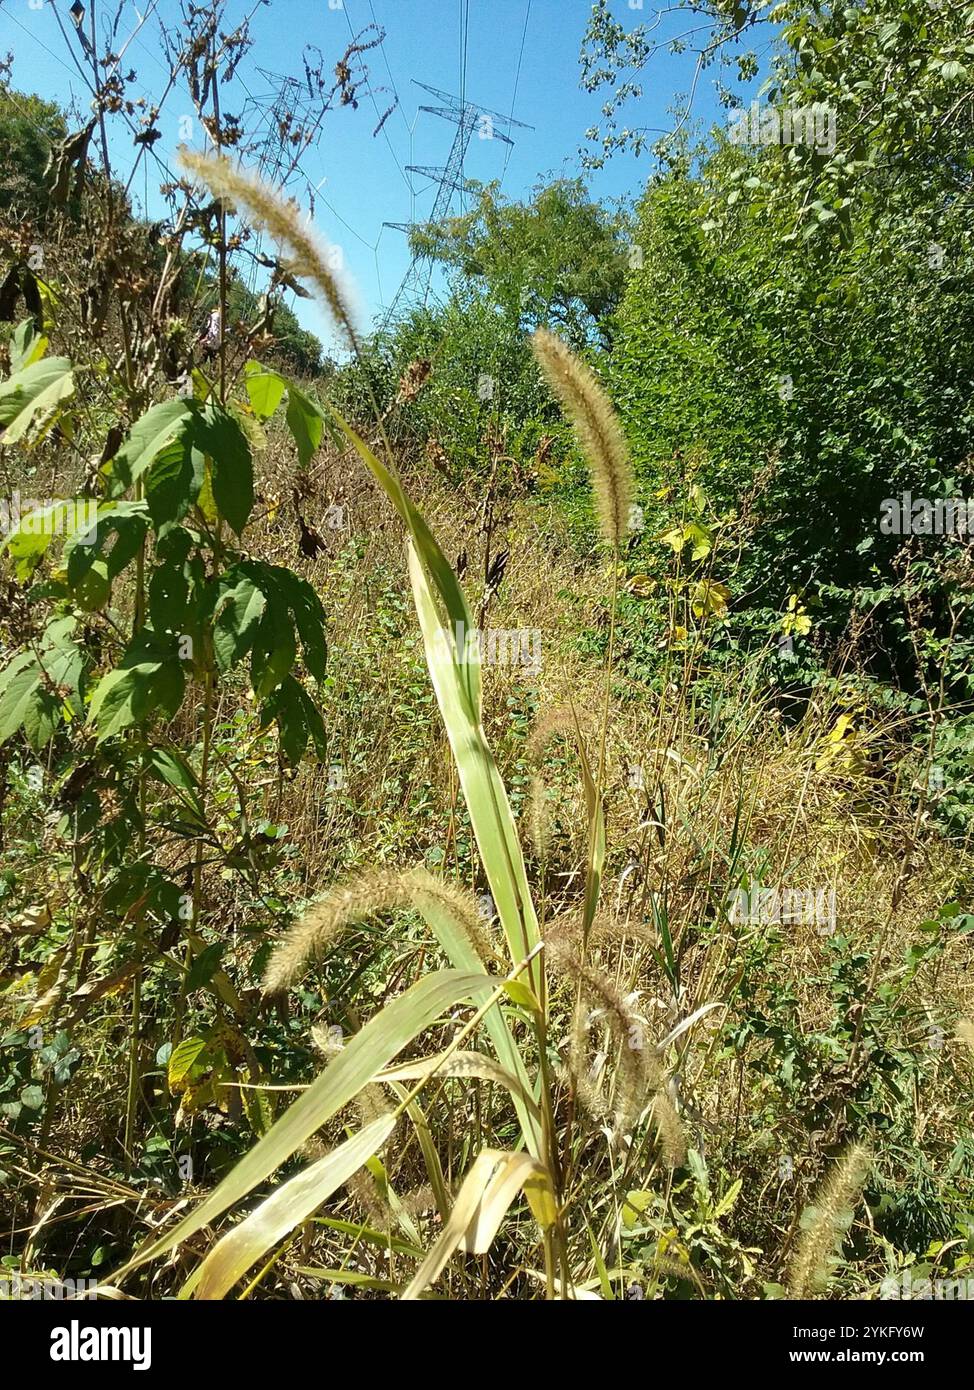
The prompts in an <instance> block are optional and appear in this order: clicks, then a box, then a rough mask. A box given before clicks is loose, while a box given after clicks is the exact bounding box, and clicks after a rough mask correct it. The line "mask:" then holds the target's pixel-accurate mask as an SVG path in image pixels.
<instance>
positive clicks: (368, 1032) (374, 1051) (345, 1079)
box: [115, 970, 497, 1280]
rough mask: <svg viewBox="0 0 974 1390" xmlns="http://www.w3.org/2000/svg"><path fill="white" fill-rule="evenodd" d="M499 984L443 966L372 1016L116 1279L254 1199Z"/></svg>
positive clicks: (418, 981) (484, 976) (486, 977)
mask: <svg viewBox="0 0 974 1390" xmlns="http://www.w3.org/2000/svg"><path fill="white" fill-rule="evenodd" d="M496 985H497V982H496V980H492V979H490V978H489V976H487V975H484V974H482V973H481V974H473V973H469V972H464V971H459V970H440V971H437V972H436V974H434V975H427V976H425V977H424V978H423V979H421V980H417V981H416V983H415V984H414V985H412V986H410V988H409V989H407V990H406V992H405V994H401V995H400V996H399V998H398V999H393V1000H392V1002H391V1003H389V1004H387V1005H386V1007H385V1008H384V1009H383V1010H382V1012H381V1013H379V1014H377V1015H376V1016H375V1018H373V1019H370V1021H369V1022H368V1023H367V1024H366V1025H365V1027H364V1028H363V1029H362V1031H361V1032H360V1033H357V1034H356V1035H355V1037H354V1038H353V1039H352V1041H351V1042H350V1043H349V1044H348V1046H347V1047H346V1048H344V1049H343V1051H341V1052H340V1053H339V1054H338V1056H337V1057H336V1058H335V1060H334V1061H333V1062H331V1063H330V1065H329V1066H328V1067H327V1068H326V1070H325V1071H324V1072H322V1074H321V1076H319V1077H318V1078H317V1080H316V1081H313V1082H312V1084H311V1085H310V1086H309V1087H308V1089H307V1090H306V1091H304V1092H303V1094H302V1095H301V1096H300V1098H299V1099H298V1100H296V1101H295V1102H294V1104H293V1105H292V1106H291V1107H290V1108H289V1109H288V1110H286V1111H285V1113H284V1114H283V1115H282V1116H281V1118H280V1119H279V1120H278V1121H277V1123H276V1124H275V1125H273V1126H272V1127H271V1129H269V1130H268V1132H267V1133H266V1134H265V1135H264V1137H263V1139H261V1140H260V1141H259V1142H258V1143H257V1144H255V1145H254V1147H253V1148H252V1149H251V1150H250V1152H249V1153H248V1154H246V1155H245V1156H244V1157H243V1158H242V1159H241V1160H240V1162H239V1163H238V1164H237V1165H236V1167H234V1168H233V1170H232V1171H231V1172H230V1173H228V1174H227V1176H226V1177H225V1178H224V1179H223V1181H222V1182H221V1183H220V1184H219V1185H218V1186H217V1187H216V1188H214V1190H213V1191H212V1192H211V1193H210V1195H209V1196H208V1197H206V1198H205V1199H204V1200H203V1201H202V1202H201V1203H200V1204H199V1206H197V1207H196V1208H195V1209H194V1210H193V1211H191V1212H190V1213H189V1215H188V1216H186V1217H185V1218H184V1219H183V1220H182V1221H181V1222H180V1223H179V1225H178V1226H176V1227H175V1228H174V1229H173V1230H172V1231H169V1232H168V1233H167V1234H166V1235H164V1236H162V1237H161V1238H160V1239H159V1240H157V1241H155V1242H153V1244H152V1245H150V1246H149V1247H148V1248H147V1249H145V1250H143V1251H140V1252H139V1253H138V1254H137V1255H136V1256H135V1257H134V1258H133V1259H132V1260H130V1261H129V1262H128V1264H126V1265H125V1266H124V1267H123V1268H122V1269H121V1270H119V1272H118V1274H117V1275H116V1276H115V1279H116V1280H118V1279H119V1278H121V1277H122V1275H124V1274H127V1273H129V1272H130V1271H131V1270H133V1269H135V1268H136V1267H137V1266H138V1265H141V1264H144V1263H145V1262H146V1261H147V1260H152V1259H156V1258H157V1257H158V1256H160V1255H164V1254H166V1252H167V1251H169V1250H172V1249H173V1248H174V1247H175V1246H177V1245H179V1244H180V1242H182V1241H184V1240H186V1239H187V1238H188V1237H189V1236H191V1235H194V1234H195V1232H196V1231H199V1230H201V1229H202V1228H203V1227H204V1226H208V1225H209V1224H210V1223H211V1222H212V1221H214V1220H215V1219H216V1217H218V1216H220V1215H221V1214H222V1213H223V1212H225V1211H226V1210H227V1208H228V1207H230V1206H232V1205H233V1204H234V1202H239V1201H240V1199H241V1198H242V1197H246V1195H247V1193H248V1192H251V1191H252V1190H253V1189H254V1188H255V1187H256V1186H257V1184H258V1183H259V1182H262V1181H263V1180H264V1178H266V1177H268V1176H269V1175H270V1174H271V1173H273V1172H274V1171H275V1169H277V1168H279V1167H280V1166H281V1164H282V1163H284V1162H285V1161H286V1160H287V1159H288V1158H290V1157H291V1155H292V1154H293V1153H294V1152H295V1151H296V1150H297V1149H299V1148H300V1147H301V1145H302V1144H303V1143H304V1142H305V1140H307V1139H309V1138H310V1137H311V1135H312V1134H314V1132H315V1131H316V1130H317V1129H320V1128H321V1126H322V1125H323V1124H325V1123H326V1122H327V1121H328V1120H330V1119H331V1117H332V1116H333V1115H335V1114H337V1112H338V1111H339V1110H341V1109H342V1107H343V1106H345V1105H347V1104H348V1102H349V1101H350V1100H351V1099H352V1098H353V1097H354V1096H356V1095H357V1094H358V1092H359V1091H360V1090H361V1089H362V1087H363V1086H365V1085H367V1084H368V1082H370V1081H371V1080H372V1079H373V1077H374V1076H375V1073H376V1072H378V1071H381V1070H382V1068H383V1067H385V1066H387V1065H388V1063H389V1062H390V1060H391V1059H392V1058H393V1057H395V1056H396V1054H397V1053H399V1052H400V1051H401V1050H402V1049H403V1048H404V1047H405V1046H406V1044H407V1043H409V1042H411V1041H412V1040H413V1038H415V1037H417V1036H418V1035H419V1034H420V1033H422V1032H423V1031H424V1029H426V1028H428V1027H429V1025H430V1024H431V1023H433V1022H434V1021H435V1020H436V1019H437V1018H439V1016H440V1015H441V1014H442V1013H443V1012H444V1011H445V1010H447V1009H449V1008H452V1007H453V1006H454V1005H455V1004H458V1003H460V1002H469V1001H471V1000H475V999H482V998H484V997H485V996H489V995H490V994H491V993H492V992H493V991H494V990H495V988H496Z"/></svg>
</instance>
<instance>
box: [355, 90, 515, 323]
mask: <svg viewBox="0 0 974 1390" xmlns="http://www.w3.org/2000/svg"><path fill="white" fill-rule="evenodd" d="M415 85H416V86H417V87H422V89H423V91H424V92H430V93H431V94H432V95H433V96H435V97H438V98H439V99H440V101H442V102H445V103H446V104H445V105H443V106H421V107H420V108H419V109H420V111H428V112H429V113H430V115H432V116H442V117H443V119H444V120H447V121H452V122H453V123H454V124H455V125H456V127H457V133H456V135H455V136H454V137H453V146H452V148H451V150H450V154H449V157H448V159H447V161H446V164H445V165H443V167H442V168H439V167H437V168H429V167H427V166H425V165H422V164H407V165H406V168H407V170H408V171H409V172H410V173H413V174H422V175H423V176H424V177H426V178H430V179H433V180H434V181H435V182H436V183H437V185H438V187H437V190H436V197H435V199H434V200H433V210H432V212H431V213H430V216H429V220H428V221H427V222H424V223H414V222H386V223H385V225H386V226H387V227H394V228H395V229H396V230H397V231H400V232H412V231H413V230H414V229H415V228H416V227H419V226H422V227H425V228H426V229H427V230H428V229H430V228H432V227H436V226H439V225H440V224H441V223H442V222H443V220H444V219H445V218H446V217H448V216H449V212H450V206H451V204H452V202H453V195H454V194H455V193H462V192H463V190H464V187H465V179H464V176H463V167H464V161H465V160H466V157H467V149H468V148H469V145H470V141H471V140H472V139H473V136H474V132H475V131H476V133H477V135H478V136H479V137H480V139H481V140H503V141H504V143H505V145H513V144H514V141H513V140H512V139H511V138H510V137H509V136H508V135H505V134H504V133H503V131H502V130H500V129H498V127H499V126H503V127H505V128H507V129H510V127H511V126H519V127H520V128H521V129H522V130H533V129H534V127H533V126H529V125H525V123H524V122H523V121H515V120H512V119H511V117H510V116H502V115H501V114H500V112H498V111H489V110H488V109H487V108H486V107H485V106H476V105H475V104H474V103H473V102H471V101H460V100H459V99H458V98H457V97H454V96H451V94H450V93H449V92H441V91H440V90H439V88H437V87H430V86H428V85H427V84H426V83H425V82H416V83H415ZM432 275H433V257H432V256H430V255H425V254H419V255H414V256H413V258H412V260H411V261H410V263H409V269H408V270H407V271H406V274H405V276H404V277H403V281H402V284H401V285H400V286H399V289H398V290H397V291H396V295H395V298H394V299H393V301H392V303H391V304H390V305H389V308H388V309H387V310H386V313H385V317H384V318H383V320H382V327H383V328H386V327H387V326H388V325H389V324H390V323H391V322H392V321H393V320H394V319H395V317H396V315H397V313H398V311H399V309H400V308H401V307H402V306H403V305H404V304H408V303H417V304H422V305H425V304H426V301H427V299H428V297H429V290H430V280H431V278H432Z"/></svg>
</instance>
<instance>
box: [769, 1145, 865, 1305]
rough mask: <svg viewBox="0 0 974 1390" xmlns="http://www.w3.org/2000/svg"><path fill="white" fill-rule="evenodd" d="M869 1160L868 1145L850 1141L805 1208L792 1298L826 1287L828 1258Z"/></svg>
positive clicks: (845, 1223) (844, 1225) (791, 1279)
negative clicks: (849, 1144)
mask: <svg viewBox="0 0 974 1390" xmlns="http://www.w3.org/2000/svg"><path fill="white" fill-rule="evenodd" d="M871 1163H872V1154H871V1152H870V1150H869V1148H868V1146H867V1145H865V1144H853V1146H852V1147H851V1148H850V1149H848V1150H847V1151H846V1153H845V1154H844V1155H843V1156H842V1158H840V1159H839V1161H838V1163H837V1164H836V1165H835V1167H834V1168H833V1170H832V1173H831V1175H830V1177H829V1178H828V1180H827V1181H826V1183H825V1185H824V1187H823V1188H822V1190H821V1193H820V1194H819V1196H818V1198H817V1199H816V1201H815V1204H814V1206H812V1207H810V1208H808V1209H806V1213H805V1219H806V1222H807V1224H806V1226H805V1230H804V1232H803V1234H802V1238H801V1240H800V1242H799V1245H798V1250H797V1252H796V1254H795V1258H794V1260H793V1261H792V1266H791V1270H790V1272H789V1278H788V1288H789V1293H790V1294H791V1297H792V1298H797V1299H801V1298H807V1297H808V1296H809V1294H812V1293H819V1292H821V1291H822V1290H823V1289H824V1288H825V1287H826V1286H827V1284H828V1281H829V1273H830V1271H829V1262H830V1259H831V1257H832V1255H833V1253H834V1251H835V1248H836V1246H837V1245H838V1244H839V1243H840V1241H841V1239H842V1237H843V1236H844V1234H845V1232H846V1231H847V1230H848V1228H849V1226H850V1225H851V1222H852V1216H853V1211H854V1208H855V1205H856V1202H857V1201H858V1198H859V1194H860V1193H861V1191H862V1188H863V1184H864V1183H865V1181H866V1178H867V1177H868V1175H869V1168H870V1165H871Z"/></svg>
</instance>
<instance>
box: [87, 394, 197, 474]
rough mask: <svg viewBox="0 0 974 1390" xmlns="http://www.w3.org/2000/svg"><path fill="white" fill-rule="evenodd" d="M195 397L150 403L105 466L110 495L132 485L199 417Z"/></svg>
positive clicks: (103, 470) (104, 470)
mask: <svg viewBox="0 0 974 1390" xmlns="http://www.w3.org/2000/svg"><path fill="white" fill-rule="evenodd" d="M197 414H198V407H197V405H196V403H195V402H194V401H191V400H185V399H183V398H182V397H180V398H179V399H177V400H172V401H163V402H162V403H161V404H159V405H154V406H152V407H150V409H149V410H147V411H146V413H145V414H144V415H143V416H141V417H140V419H138V420H136V422H135V424H134V425H133V426H132V428H131V430H129V434H128V438H127V439H126V440H125V441H124V443H123V444H122V446H121V448H120V449H119V450H118V453H117V454H116V455H115V457H114V458H113V459H110V460H109V462H108V463H106V464H105V465H104V467H103V469H102V472H103V473H104V474H105V475H106V476H107V478H108V495H109V497H118V496H120V495H121V493H123V492H125V491H126V490H127V489H128V488H130V487H131V486H132V484H133V483H134V482H136V481H137V480H138V479H139V478H141V476H142V474H143V473H144V472H145V471H146V469H147V468H149V467H150V465H151V464H152V463H153V462H154V461H155V459H156V457H157V456H158V455H159V454H160V453H161V452H162V451H163V449H165V448H166V446H167V445H169V444H171V443H172V442H173V440H174V439H176V438H177V437H178V436H182V435H183V433H184V432H185V431H186V430H187V429H189V427H190V426H191V424H192V423H193V421H194V420H195V419H196V418H197Z"/></svg>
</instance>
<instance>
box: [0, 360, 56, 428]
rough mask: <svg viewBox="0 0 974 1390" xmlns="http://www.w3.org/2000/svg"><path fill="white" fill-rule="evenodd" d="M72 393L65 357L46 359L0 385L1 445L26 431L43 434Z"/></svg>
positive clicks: (17, 373) (16, 373)
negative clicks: (35, 431)
mask: <svg viewBox="0 0 974 1390" xmlns="http://www.w3.org/2000/svg"><path fill="white" fill-rule="evenodd" d="M73 394H74V376H73V374H72V371H71V363H70V362H69V361H68V359H67V358H66V357H46V358H42V360H41V361H39V362H34V363H32V364H31V365H30V366H29V367H26V368H25V369H24V370H23V371H20V372H15V373H14V375H13V376H10V377H8V378H7V380H6V381H3V382H0V444H3V445H5V446H6V445H9V444H15V443H16V442H17V441H18V440H19V439H23V438H24V436H25V435H26V434H27V432H28V430H30V429H31V428H34V429H36V430H38V431H39V432H43V428H44V426H45V425H47V424H49V423H50V421H51V419H52V417H53V415H54V414H55V412H56V410H57V408H58V406H59V405H60V404H61V402H62V401H66V400H67V399H68V398H69V397H70V396H72V395H73Z"/></svg>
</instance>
